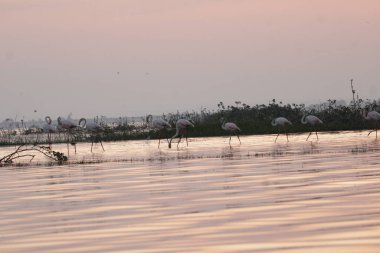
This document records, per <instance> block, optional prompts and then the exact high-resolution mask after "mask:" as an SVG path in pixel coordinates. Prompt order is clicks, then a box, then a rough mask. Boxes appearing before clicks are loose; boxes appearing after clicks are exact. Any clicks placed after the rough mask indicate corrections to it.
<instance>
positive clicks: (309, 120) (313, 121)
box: [301, 115, 323, 140]
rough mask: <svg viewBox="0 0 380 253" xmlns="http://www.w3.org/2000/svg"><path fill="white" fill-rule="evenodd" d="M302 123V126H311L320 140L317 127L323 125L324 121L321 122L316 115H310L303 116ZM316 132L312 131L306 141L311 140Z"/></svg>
mask: <svg viewBox="0 0 380 253" xmlns="http://www.w3.org/2000/svg"><path fill="white" fill-rule="evenodd" d="M301 123H302V124H309V125H311V127H312V130H314V131H315V134H316V135H317V140H319V138H318V132H317V129H316V126H317V125H321V124H323V121H322V120H320V119H319V118H318V117H316V116H314V115H308V116H306V115H303V116H302V119H301ZM314 131H310V133H309V136H308V137H307V138H306V140H308V139H309V137H310V135H311V133H312V132H314Z"/></svg>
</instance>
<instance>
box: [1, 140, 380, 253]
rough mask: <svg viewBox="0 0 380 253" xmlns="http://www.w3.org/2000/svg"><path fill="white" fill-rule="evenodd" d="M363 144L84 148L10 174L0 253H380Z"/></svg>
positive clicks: (375, 193)
mask: <svg viewBox="0 0 380 253" xmlns="http://www.w3.org/2000/svg"><path fill="white" fill-rule="evenodd" d="M366 134H367V132H342V133H323V134H320V136H319V137H320V140H319V141H318V142H316V141H315V139H313V141H312V142H305V138H306V135H296V136H292V137H291V138H290V142H289V143H286V139H285V137H283V136H280V137H279V143H277V144H275V143H273V141H274V138H275V136H274V135H264V136H243V137H241V140H242V144H241V145H239V144H238V142H237V140H235V139H233V142H232V148H230V147H229V146H228V138H219V137H218V138H197V139H190V142H189V147H186V145H185V144H181V145H180V147H179V149H176V148H175V147H176V146H175V145H174V149H171V150H169V149H168V148H167V144H165V142H163V145H162V147H161V149H157V142H156V141H154V140H150V141H131V142H115V143H104V146H105V148H106V151H105V152H102V150H101V147H100V146H96V147H95V148H94V151H95V152H94V154H91V153H90V144H88V143H80V144H78V148H77V154H76V155H74V154H73V153H74V152H73V149H72V150H71V151H70V152H71V153H70V155H71V156H70V160H71V164H69V165H64V166H46V165H43V164H44V163H45V162H47V160H45V158H43V157H38V158H36V159H35V160H34V162H33V163H32V165H30V166H27V167H3V168H0V170H1V173H0V252H2V253H4V252H6V253H8V252H334V253H340V252H342V253H343V252H374V253H375V252H380V201H379V200H380V159H379V157H380V156H379V155H380V141H375V140H374V138H373V136H372V137H367V136H366ZM313 137H315V136H313ZM66 148H67V147H66V145H55V146H53V149H54V150H61V151H64V152H66ZM12 150H14V147H8V148H1V149H0V156H2V155H5V154H7V153H9V151H12ZM96 161H103V162H101V163H93V164H91V163H88V164H80V163H81V162H96ZM38 164H39V165H38ZM41 164H42V165H41Z"/></svg>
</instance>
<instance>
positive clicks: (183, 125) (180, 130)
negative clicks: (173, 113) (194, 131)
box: [169, 119, 194, 148]
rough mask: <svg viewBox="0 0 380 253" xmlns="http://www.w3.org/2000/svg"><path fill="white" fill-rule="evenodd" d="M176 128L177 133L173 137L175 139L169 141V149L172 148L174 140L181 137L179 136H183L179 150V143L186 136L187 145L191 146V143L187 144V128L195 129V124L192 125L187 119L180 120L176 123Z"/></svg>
mask: <svg viewBox="0 0 380 253" xmlns="http://www.w3.org/2000/svg"><path fill="white" fill-rule="evenodd" d="M175 127H176V133H175V135H173V137H172V138H171V139H170V141H169V148H171V147H172V140H173V139H174V138H176V137H177V136H179V135H181V136H180V137H179V141H178V144H177V148H178V145H179V143H180V142H181V139H182V138H183V137H184V136H185V138H186V145H187V146H189V143H188V142H187V136H186V134H187V128H188V127H194V124H193V123H191V122H190V121H188V120H187V119H179V120H177V122H176V123H175Z"/></svg>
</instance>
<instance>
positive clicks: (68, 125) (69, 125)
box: [57, 117, 78, 155]
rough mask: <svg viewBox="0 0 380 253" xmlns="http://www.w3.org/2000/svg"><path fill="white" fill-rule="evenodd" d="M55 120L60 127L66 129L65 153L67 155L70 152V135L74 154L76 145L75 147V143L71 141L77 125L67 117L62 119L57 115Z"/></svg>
mask: <svg viewBox="0 0 380 253" xmlns="http://www.w3.org/2000/svg"><path fill="white" fill-rule="evenodd" d="M57 121H58V126H59V128H60V129H63V130H65V131H66V134H67V155H69V153H70V148H69V144H70V136H71V137H72V138H71V141H72V142H71V144H72V145H73V146H74V150H75V154H76V153H77V147H76V143H75V142H74V141H73V137H74V136H73V135H74V130H75V129H77V128H78V125H77V124H75V123H73V122H72V121H71V120H69V119H62V118H61V117H58V118H57Z"/></svg>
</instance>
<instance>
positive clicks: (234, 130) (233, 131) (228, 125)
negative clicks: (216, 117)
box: [220, 118, 241, 146]
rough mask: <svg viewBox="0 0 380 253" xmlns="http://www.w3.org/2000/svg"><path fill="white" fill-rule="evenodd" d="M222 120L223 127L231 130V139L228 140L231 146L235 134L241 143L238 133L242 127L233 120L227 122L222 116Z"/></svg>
mask: <svg viewBox="0 0 380 253" xmlns="http://www.w3.org/2000/svg"><path fill="white" fill-rule="evenodd" d="M220 121H221V122H222V129H223V130H225V131H227V132H229V134H230V141H229V142H228V144H229V145H230V146H231V136H232V135H233V134H235V135H236V137H237V138H238V140H239V142H240V144H241V141H240V138H239V134H238V132H240V131H241V130H240V128H239V127H238V126H237V125H236V124H235V123H233V122H226V120H225V119H224V118H221V119H220Z"/></svg>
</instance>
